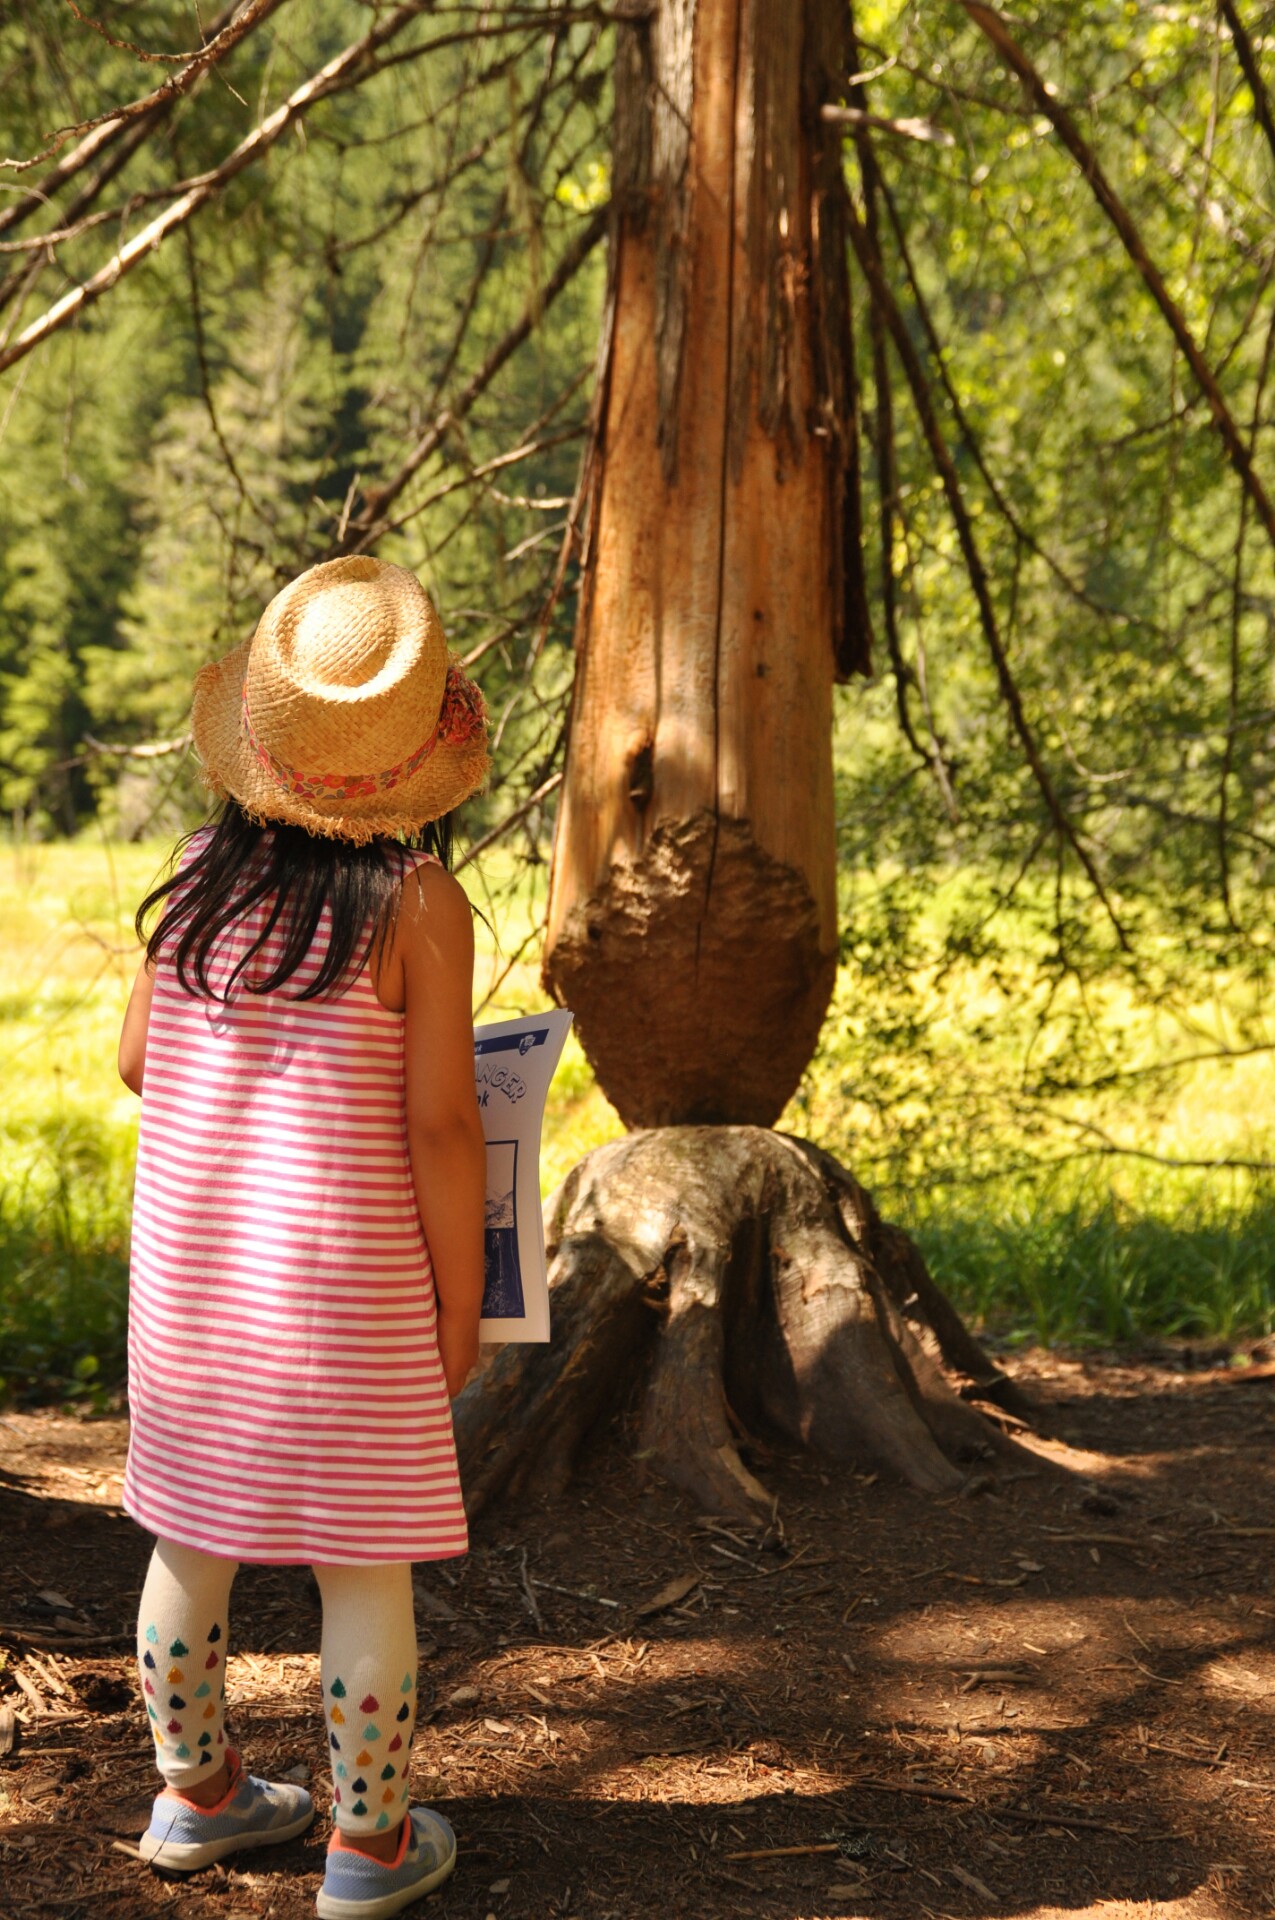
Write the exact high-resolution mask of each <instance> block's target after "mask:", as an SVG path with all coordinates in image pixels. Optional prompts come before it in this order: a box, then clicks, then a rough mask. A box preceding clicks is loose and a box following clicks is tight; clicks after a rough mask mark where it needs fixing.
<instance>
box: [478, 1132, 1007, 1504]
mask: <svg viewBox="0 0 1275 1920" xmlns="http://www.w3.org/2000/svg"><path fill="white" fill-rule="evenodd" d="M546 1221H547V1223H548V1226H547V1231H548V1251H549V1261H550V1286H551V1288H552V1290H553V1292H552V1299H553V1337H552V1340H551V1341H550V1344H549V1346H548V1347H547V1348H545V1347H522V1346H510V1347H505V1348H503V1349H502V1350H501V1351H500V1352H499V1353H497V1354H496V1356H495V1358H494V1359H493V1360H492V1361H491V1362H490V1364H489V1365H488V1366H487V1368H486V1370H485V1371H484V1372H483V1373H482V1374H480V1375H479V1377H478V1379H477V1380H475V1381H474V1382H473V1383H472V1384H471V1385H470V1386H469V1387H468V1388H467V1389H466V1390H465V1392H464V1393H463V1394H462V1395H461V1397H460V1399H459V1400H458V1401H457V1403H456V1408H455V1415H456V1437H457V1442H458V1446H459V1449H460V1455H461V1468H462V1476H463V1479H464V1484H465V1490H466V1498H467V1502H468V1505H469V1508H470V1511H471V1512H474V1511H476V1510H477V1509H478V1508H479V1507H481V1506H482V1505H483V1504H484V1503H485V1502H486V1501H487V1500H489V1499H490V1498H492V1497H493V1496H494V1495H495V1494H497V1493H499V1492H500V1491H502V1490H505V1489H508V1490H510V1491H550V1490H553V1491H556V1490H558V1489H559V1488H560V1487H561V1486H562V1485H563V1483H564V1482H565V1480H566V1478H567V1477H568V1475H569V1474H570V1471H571V1466H572V1462H573V1459H574V1457H575V1454H576V1451H577V1449H578V1448H579V1446H580V1444H581V1442H582V1441H583V1439H584V1437H585V1435H586V1434H587V1433H588V1431H589V1429H590V1428H591V1427H592V1426H593V1425H594V1423H595V1422H596V1421H597V1420H598V1418H599V1416H600V1415H602V1414H603V1413H604V1412H606V1411H610V1410H613V1409H614V1408H616V1407H617V1406H620V1405H623V1404H624V1402H625V1399H626V1396H627V1395H628V1394H629V1393H630V1391H636V1394H637V1400H636V1403H635V1411H636V1417H637V1422H638V1426H639V1432H640V1439H639V1445H640V1448H641V1450H642V1453H643V1455H644V1457H646V1458H647V1459H649V1461H650V1463H651V1465H652V1466H653V1467H654V1468H655V1469H656V1470H657V1471H659V1472H661V1473H663V1474H664V1475H665V1476H666V1477H667V1478H668V1479H670V1480H672V1481H674V1482H675V1483H676V1484H677V1485H679V1486H681V1487H683V1488H685V1489H686V1490H687V1491H688V1492H689V1493H690V1494H691V1495H692V1496H693V1497H694V1498H695V1499H697V1500H698V1501H700V1502H701V1504H702V1505H703V1506H704V1507H706V1508H707V1509H708V1510H709V1511H710V1512H713V1513H719V1514H729V1515H732V1516H734V1517H735V1518H737V1519H740V1520H744V1521H747V1522H752V1523H757V1524H765V1522H766V1521H767V1520H768V1518H769V1516H770V1514H771V1510H772V1501H771V1498H770V1495H769V1494H768V1493H767V1491H766V1488H765V1487H764V1486H763V1485H762V1484H761V1482H760V1481H759V1480H758V1479H757V1478H756V1477H755V1475H754V1474H753V1472H752V1470H751V1469H750V1467H749V1466H748V1465H747V1464H746V1463H745V1460H744V1458H743V1455H742V1453H741V1444H743V1445H744V1447H745V1450H746V1442H742V1441H741V1436H743V1435H746V1434H747V1433H748V1432H750V1431H753V1432H755V1431H757V1430H758V1429H759V1428H761V1427H770V1428H777V1429H778V1430H779V1431H780V1432H781V1433H782V1434H785V1435H787V1436H788V1437H789V1438H791V1439H793V1440H797V1441H800V1442H802V1443H805V1444H808V1445H810V1446H812V1447H815V1448H817V1449H818V1450H819V1451H821V1452H822V1453H824V1454H825V1455H827V1456H829V1457H830V1458H831V1459H834V1460H842V1461H853V1462H862V1463H870V1464H871V1465H873V1466H877V1467H883V1468H885V1469H886V1470H887V1471H888V1472H891V1473H893V1474H894V1475H896V1476H897V1477H899V1478H901V1479H903V1480H906V1481H907V1482H909V1483H910V1484H911V1485H912V1486H916V1487H921V1488H925V1489H929V1490H932V1491H935V1492H948V1491H952V1490H954V1489H957V1488H960V1487H961V1486H962V1485H963V1484H964V1483H965V1481H966V1479H967V1477H968V1474H967V1470H968V1467H969V1464H970V1463H971V1462H982V1461H986V1460H988V1459H991V1458H993V1457H995V1456H998V1455H1005V1454H1006V1453H1009V1454H1011V1455H1017V1456H1018V1457H1019V1458H1022V1457H1023V1456H1022V1454H1021V1450H1020V1449H1017V1448H1016V1447H1015V1445H1014V1443H1013V1441H1012V1440H1010V1439H1008V1438H1007V1437H1006V1436H1005V1435H1004V1434H1003V1433H1002V1432H1001V1431H1000V1429H999V1428H998V1427H997V1426H996V1425H994V1424H993V1423H992V1422H991V1421H989V1420H988V1419H986V1418H984V1417H983V1415H982V1414H980V1413H979V1412H977V1411H976V1410H975V1408H974V1407H973V1406H971V1405H970V1404H969V1401H970V1400H971V1399H973V1398H978V1399H982V1400H984V1401H987V1402H993V1401H994V1402H998V1403H999V1405H1000V1406H1001V1407H1005V1406H1007V1405H1009V1404H1010V1403H1011V1402H1012V1400H1013V1397H1014V1396H1013V1389H1012V1387H1011V1386H1010V1383H1009V1382H1008V1381H1006V1380H1005V1378H1004V1376H1003V1375H1001V1374H999V1373H998V1372H997V1370H996V1368H995V1367H994V1366H993V1365H992V1363H991V1362H990V1361H989V1359H988V1358H987V1356H986V1354H984V1352H983V1351H982V1349H981V1348H980V1347H979V1346H978V1344H977V1342H976V1341H974V1340H973V1339H972V1338H971V1337H970V1335H969V1334H968V1333H967V1332H966V1331H965V1329H964V1327H963V1326H962V1324H961V1321H960V1320H959V1318H958V1317H957V1315H956V1314H955V1313H954V1311H953V1309H952V1307H951V1306H950V1304H949V1303H948V1301H947V1300H946V1299H945V1298H944V1296H943V1294H942V1293H941V1292H940V1291H939V1289H938V1288H937V1287H936V1286H935V1284H934V1282H933V1280H932V1279H931V1278H930V1275H929V1274H928V1272H927V1271H926V1268H925V1263H924V1261H923V1260H922V1259H921V1256H920V1254H919V1252H918V1251H917V1249H916V1247H915V1246H914V1245H913V1243H912V1242H911V1241H910V1240H909V1239H908V1238H907V1236H906V1235H905V1234H903V1233H901V1232H899V1230H898V1229H897V1228H894V1227H890V1226H888V1225H886V1224H885V1223H884V1222H883V1221H882V1220H881V1219H880V1217H879V1215H878V1214H877V1212H876V1209H875V1207H874V1206H873V1204H872V1200H871V1198H870V1196H869V1195H868V1194H866V1193H865V1192H864V1191H863V1189H862V1188H861V1187H860V1186H858V1185H857V1183H856V1182H855V1181H854V1180H853V1179H852V1178H851V1176H850V1175H849V1174H848V1173H847V1172H846V1171H845V1170H844V1168H842V1167H840V1166H839V1165H838V1164H837V1162H836V1161H835V1160H833V1159H832V1158H831V1157H830V1156H829V1155H828V1154H825V1153H822V1152H821V1151H820V1150H819V1149H818V1148H817V1147H813V1146H810V1145H809V1144H808V1143H806V1142H805V1141H801V1140H795V1139H792V1138H790V1137H789V1136H787V1135H785V1134H779V1133H771V1132H768V1131H766V1130H765V1129H763V1128H758V1127H668V1128H659V1129H654V1130H651V1131H647V1132H639V1133H633V1134H630V1135H629V1136H628V1137H627V1138H626V1139H623V1140H618V1141H615V1142H612V1143H611V1144H609V1145H607V1146H603V1147H598V1148H596V1149H595V1151H594V1152H593V1153H591V1154H589V1155H588V1156H587V1157H586V1158H585V1159H584V1160H582V1161H581V1162H580V1164H579V1166H577V1167H575V1168H574V1169H573V1171H572V1172H571V1173H570V1175H569V1176H568V1177H567V1179H566V1181H565V1182H564V1183H563V1185H562V1187H561V1188H560V1189H559V1191H558V1193H557V1194H556V1195H555V1196H554V1197H553V1199H552V1200H550V1201H549V1202H548V1203H547V1206H546ZM1019 1411H1020V1412H1021V1408H1020V1409H1019ZM1032 1464H1033V1466H1035V1467H1039V1466H1040V1464H1041V1463H1040V1462H1039V1460H1036V1459H1034V1458H1033V1461H1032Z"/></svg>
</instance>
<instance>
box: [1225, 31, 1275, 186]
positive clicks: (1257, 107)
mask: <svg viewBox="0 0 1275 1920" xmlns="http://www.w3.org/2000/svg"><path fill="white" fill-rule="evenodd" d="M1218 10H1219V12H1220V13H1221V15H1222V18H1223V19H1224V20H1225V21H1226V24H1227V28H1228V29H1229V31H1230V35H1231V40H1232V43H1233V45H1234V47H1235V57H1236V59H1237V60H1238V61H1239V63H1240V69H1241V71H1242V72H1243V75H1244V78H1245V79H1246V80H1247V82H1248V90H1249V92H1250V93H1251V94H1252V96H1253V111H1254V113H1256V115H1257V123H1258V125H1259V126H1260V127H1261V129H1262V132H1263V133H1264V134H1265V135H1266V144H1267V146H1268V147H1269V148H1270V150H1271V156H1272V158H1275V120H1273V119H1272V117H1271V103H1270V99H1269V97H1268V95H1267V92H1266V83H1265V82H1264V80H1263V79H1262V70H1261V68H1260V67H1259V66H1258V64H1257V55H1256V54H1255V53H1254V51H1253V42H1252V41H1251V40H1250V39H1249V37H1248V30H1247V28H1246V27H1245V25H1244V22H1243V21H1242V20H1241V19H1240V16H1239V9H1238V8H1237V7H1236V6H1235V3H1234V0H1218Z"/></svg>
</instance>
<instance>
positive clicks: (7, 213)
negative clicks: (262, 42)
mask: <svg viewBox="0 0 1275 1920" xmlns="http://www.w3.org/2000/svg"><path fill="white" fill-rule="evenodd" d="M282 5H283V0H248V4H247V6H246V7H245V8H244V11H243V12H242V13H240V14H239V17H238V18H237V19H236V18H235V15H236V13H238V0H235V5H234V6H232V7H231V8H230V10H229V13H228V14H225V13H223V14H222V15H220V16H219V19H218V20H217V21H214V23H213V34H212V38H211V39H210V40H209V42H208V44H207V46H205V47H203V48H201V49H200V51H199V52H198V53H197V54H196V55H195V56H194V58H193V59H192V60H191V62H190V64H189V66H187V67H184V68H183V69H182V71H181V72H180V73H175V74H174V75H173V77H172V79H171V80H165V81H164V82H163V84H162V85H161V86H158V87H156V88H155V89H154V91H153V92H152V93H148V94H145V95H144V96H143V97H142V98H141V99H140V100H132V101H130V102H129V103H128V105H127V106H123V107H112V108H111V110H110V112H109V113H100V114H98V115H97V117H96V118H95V119H93V120H82V121H80V122H79V124H78V125H76V126H73V127H62V128H60V129H59V131H58V132H57V133H56V134H54V136H53V138H52V139H51V140H50V141H49V142H48V144H47V145H46V146H44V147H42V148H41V150H40V152H39V153H33V154H32V155H31V156H30V158H29V159H26V160H0V168H7V169H8V170H9V171H10V172H11V173H27V172H29V171H30V169H31V168H32V167H38V166H39V164H40V162H41V161H42V160H47V159H48V157H49V155H50V154H52V153H57V152H58V150H59V148H61V147H64V146H65V145H66V143H67V141H68V140H70V139H72V138H73V137H74V135H76V134H77V133H81V134H85V135H86V136H87V137H86V138H85V139H83V140H81V142H80V144H79V146H77V147H76V148H75V149H74V151H73V152H71V153H69V154H68V155H67V157H66V159H65V160H62V161H59V162H58V165H57V166H56V167H54V168H53V169H52V170H51V171H50V172H49V173H48V174H47V175H46V176H45V178H44V179H43V180H42V181H41V182H40V185H39V187H38V188H37V189H36V190H35V191H34V192H33V193H32V194H29V195H26V196H25V197H24V198H22V199H20V200H17V201H15V202H14V204H13V205H12V206H10V207H6V208H5V210H4V212H3V213H2V214H0V233H3V232H4V230H5V228H6V227H11V226H13V225H14V223H15V222H16V221H18V220H23V219H25V218H26V216H27V214H28V213H30V212H31V211H32V209H33V207H36V206H40V205H42V204H43V203H44V201H46V200H47V199H48V197H49V195H50V194H51V193H56V191H57V189H58V188H59V187H60V186H62V185H63V183H64V182H65V181H67V180H69V179H70V177H71V175H72V174H73V173H78V172H79V170H80V168H81V167H83V166H86V165H87V163H88V162H89V161H90V160H91V159H92V158H93V156H94V154H96V153H99V152H100V151H101V150H102V148H103V147H104V146H105V145H106V144H107V143H108V142H109V141H111V140H114V139H115V138H116V136H117V135H118V134H119V133H120V132H121V130H122V129H123V127H124V126H125V125H126V124H127V123H128V122H129V121H130V120H136V119H137V118H139V116H145V117H147V118H148V119H149V118H150V116H152V115H155V114H157V113H158V112H159V111H161V110H162V111H167V109H168V108H169V107H171V106H172V105H173V103H174V102H175V101H176V100H178V99H180V97H181V96H182V94H184V93H188V92H189V91H190V89H191V88H192V87H193V86H194V84H195V82H196V81H197V80H199V79H201V78H202V77H203V75H204V74H205V73H207V71H208V69H209V68H210V67H213V66H215V65H216V64H217V62H218V61H219V60H221V59H223V58H224V56H225V55H226V54H228V53H229V52H230V50H231V48H232V47H237V46H238V45H239V42H240V41H241V40H243V39H245V38H246V37H247V35H248V34H250V33H251V32H252V30H253V28H254V27H257V26H260V24H261V22H262V21H263V20H265V19H266V18H267V17H268V16H269V15H270V14H272V13H274V12H275V10H276V9H277V8H278V7H280V6H282ZM223 22H224V24H222V23H223Z"/></svg>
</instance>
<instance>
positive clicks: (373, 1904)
mask: <svg viewBox="0 0 1275 1920" xmlns="http://www.w3.org/2000/svg"><path fill="white" fill-rule="evenodd" d="M455 1865H456V1835H455V1834H454V1833H453V1832H452V1830H451V1828H450V1827H449V1826H448V1824H447V1822H446V1820H444V1818H443V1816H442V1814H441V1813H435V1812H434V1811H433V1810H432V1809H431V1808H429V1807H413V1808H412V1810H411V1812H410V1813H409V1815H408V1816H407V1819H406V1820H404V1822H403V1831H402V1833H401V1834H400V1835H399V1842H398V1852H397V1854H396V1855H395V1856H394V1859H393V1861H392V1862H391V1864H390V1865H389V1866H386V1865H385V1863H384V1861H381V1860H374V1859H373V1858H372V1855H371V1854H370V1853H360V1852H359V1849H358V1848H357V1847H356V1846H355V1845H354V1842H353V1841H352V1840H347V1839H346V1838H345V1837H344V1836H343V1835H342V1834H341V1833H340V1832H337V1833H334V1834H333V1836H332V1842H331V1845H330V1846H329V1848H328V1864H327V1872H326V1873H325V1874H324V1876H323V1886H322V1887H321V1889H320V1891H319V1897H318V1900H317V1901H316V1903H315V1904H316V1905H317V1907H318V1909H319V1920H389V1916H390V1915H391V1914H394V1913H402V1911H403V1909H404V1907H410V1906H411V1904H412V1902H413V1900H423V1899H424V1898H425V1895H426V1894H427V1893H433V1891H434V1888H435V1887H441V1886H442V1884H443V1882H444V1880H446V1878H447V1876H448V1874H449V1873H450V1872H451V1870H452V1868H453V1867H454V1866H455Z"/></svg>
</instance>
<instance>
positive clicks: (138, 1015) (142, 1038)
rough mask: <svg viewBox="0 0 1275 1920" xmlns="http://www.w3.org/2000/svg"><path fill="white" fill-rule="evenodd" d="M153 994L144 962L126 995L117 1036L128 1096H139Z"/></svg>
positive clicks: (152, 982)
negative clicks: (137, 1094)
mask: <svg viewBox="0 0 1275 1920" xmlns="http://www.w3.org/2000/svg"><path fill="white" fill-rule="evenodd" d="M154 991H155V976H154V974H153V973H152V972H151V970H150V966H149V963H148V962H147V961H145V960H143V962H142V964H141V966H140V967H139V968H138V969H137V978H136V980H134V982H133V991H132V992H131V993H130V994H129V996H128V1006H127V1007H126V1008H125V1011H124V1026H123V1030H122V1032H121V1033H120V1050H119V1069H120V1079H121V1080H122V1081H123V1082H124V1085H125V1086H126V1087H127V1088H128V1089H129V1092H130V1093H140V1092H141V1090H142V1076H143V1073H144V1071H145V1067H146V1034H147V1030H148V1028H149V1027H150V1019H151V995H152V993H153V992H154Z"/></svg>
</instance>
